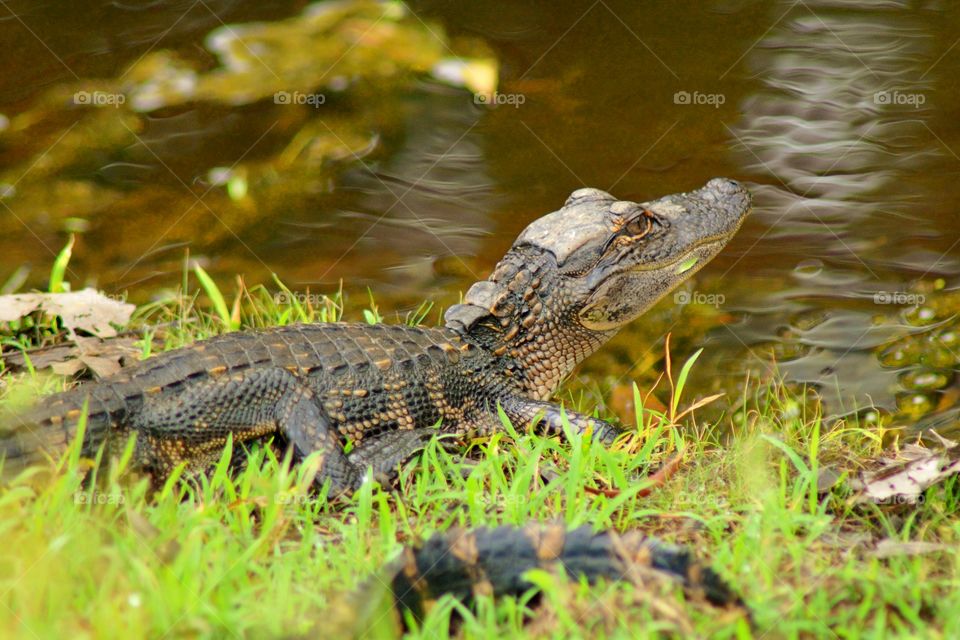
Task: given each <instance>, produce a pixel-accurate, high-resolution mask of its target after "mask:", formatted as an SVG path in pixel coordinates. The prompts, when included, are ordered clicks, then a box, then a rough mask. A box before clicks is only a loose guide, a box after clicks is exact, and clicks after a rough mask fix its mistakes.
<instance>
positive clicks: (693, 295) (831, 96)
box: [0, 0, 960, 427]
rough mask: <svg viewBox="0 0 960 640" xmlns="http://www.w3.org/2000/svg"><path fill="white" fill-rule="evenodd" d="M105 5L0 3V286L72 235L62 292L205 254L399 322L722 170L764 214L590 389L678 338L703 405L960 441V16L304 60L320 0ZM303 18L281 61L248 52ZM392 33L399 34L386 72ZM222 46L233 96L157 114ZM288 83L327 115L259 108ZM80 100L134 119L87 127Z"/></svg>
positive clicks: (363, 34) (648, 22)
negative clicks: (609, 218)
mask: <svg viewBox="0 0 960 640" xmlns="http://www.w3.org/2000/svg"><path fill="white" fill-rule="evenodd" d="M350 4H351V3H345V4H340V5H337V6H341V7H342V6H347V5H350ZM353 4H356V5H357V6H360V5H363V6H367V5H366V4H364V3H353ZM89 6H90V7H92V8H86V9H82V10H81V9H77V8H68V7H65V6H63V4H62V3H59V2H40V1H32V2H13V1H11V2H7V3H5V5H4V8H0V42H2V43H3V44H4V47H3V49H4V55H3V56H2V58H0V113H2V114H3V116H4V117H3V118H0V193H2V194H3V195H2V196H0V204H2V205H3V206H0V221H2V222H0V231H2V237H0V282H2V281H3V280H5V279H6V278H7V277H9V276H11V275H12V274H15V272H17V270H18V268H20V267H23V266H25V265H26V266H29V267H31V270H30V271H29V273H27V274H26V280H25V282H24V285H23V286H43V282H44V278H45V274H46V272H47V270H48V268H49V264H50V262H51V260H52V257H53V255H54V254H55V253H56V252H57V251H58V250H59V248H60V247H62V246H63V244H64V243H65V242H66V238H67V234H68V233H69V232H70V231H75V232H77V233H78V240H77V245H76V247H75V249H74V258H73V261H72V262H71V273H70V279H71V280H72V281H73V284H74V286H75V287H76V286H79V285H82V284H85V283H91V284H95V285H96V286H99V287H101V288H103V289H105V290H107V291H108V292H112V293H122V292H127V293H128V294H129V296H130V297H131V298H133V299H135V300H146V299H148V298H150V297H152V296H155V295H157V294H158V292H161V291H163V290H168V289H172V288H174V287H176V286H177V285H178V284H179V282H180V280H181V274H182V269H183V262H184V256H185V251H186V250H187V249H189V255H190V257H191V258H193V259H196V260H198V261H199V262H200V263H201V264H203V265H205V267H206V268H207V269H208V271H210V272H211V273H213V274H214V275H215V276H216V277H217V278H218V279H219V280H220V281H221V282H222V283H223V284H224V287H225V288H228V289H229V286H230V285H229V282H231V280H232V277H233V276H234V274H237V273H240V274H243V275H244V277H245V280H246V282H247V283H248V284H252V283H258V282H263V283H267V284H269V283H270V274H271V273H276V274H278V275H279V277H280V278H281V279H282V280H283V281H284V282H286V283H287V284H288V285H289V286H290V287H291V288H293V289H295V290H298V291H306V290H307V289H309V290H311V291H314V292H329V291H332V290H334V289H336V288H337V287H338V285H339V283H340V282H341V281H343V282H344V283H345V290H346V291H347V292H348V294H350V295H351V298H352V299H354V300H357V301H358V302H359V303H362V302H363V301H364V300H365V288H366V287H368V286H369V287H370V288H371V289H372V290H373V291H374V292H375V293H376V294H377V298H378V300H379V302H380V305H381V308H383V309H392V308H396V309H399V310H401V311H403V310H407V309H409V308H411V307H412V306H414V305H415V304H416V303H417V302H419V301H420V300H422V299H424V298H431V299H434V300H436V301H437V302H439V303H441V304H449V303H450V302H453V301H456V299H457V295H458V292H459V291H461V290H463V289H465V288H466V287H467V286H468V285H469V283H470V282H472V281H473V280H474V279H477V278H479V277H482V276H483V275H485V273H486V272H487V270H488V269H489V268H490V266H491V265H492V264H493V263H494V262H495V261H496V260H497V258H499V256H500V255H502V252H503V251H504V250H505V248H506V247H507V246H509V244H510V242H511V241H512V239H513V238H514V237H515V236H516V234H517V233H518V232H519V230H520V229H521V228H523V227H524V226H525V225H526V224H527V223H528V222H530V221H531V220H532V219H534V218H536V217H538V216H539V215H542V214H543V213H545V212H548V211H551V210H554V209H556V208H557V207H558V206H559V205H560V204H561V203H562V202H563V200H564V199H565V197H566V195H567V194H568V193H569V192H570V191H572V190H574V189H576V188H578V187H582V186H593V187H599V188H602V189H607V190H609V191H611V192H613V193H614V194H616V195H617V196H618V197H621V198H625V199H636V200H644V199H649V198H653V197H656V196H659V195H662V194H664V193H668V192H673V191H679V190H686V189H690V188H694V187H697V186H699V185H701V184H702V183H703V182H705V181H706V180H707V179H709V178H711V177H714V176H729V177H733V178H737V179H740V180H743V181H746V182H747V183H749V184H750V186H751V188H752V189H753V190H754V192H755V195H756V209H755V212H754V214H753V215H752V216H751V218H750V219H749V220H748V222H747V223H746V225H745V226H744V228H743V230H742V231H741V233H740V234H739V236H738V237H737V238H736V239H735V240H734V241H733V242H732V243H731V245H730V246H729V247H728V249H727V250H726V251H725V252H724V253H723V254H722V255H721V256H720V257H718V258H717V259H716V260H715V261H714V262H713V263H712V264H711V265H710V266H709V267H708V268H706V269H704V270H703V271H702V272H701V274H700V275H698V276H697V278H696V281H695V282H693V283H691V285H690V286H689V287H687V288H685V289H683V290H682V291H681V292H679V293H678V295H677V296H674V297H673V298H672V299H670V300H667V301H665V302H664V303H663V304H661V305H659V306H658V307H657V308H656V309H655V310H654V311H652V312H651V314H649V317H648V318H647V319H646V321H645V322H643V321H642V322H641V323H638V325H637V326H636V327H634V328H632V330H631V331H628V332H626V333H625V334H624V335H623V336H622V337H621V338H619V339H618V340H617V342H616V344H614V345H612V346H611V348H610V349H608V350H607V351H606V352H605V353H604V354H603V355H602V356H600V355H598V357H597V359H596V360H594V361H593V362H592V363H591V364H590V365H589V366H588V367H587V368H586V369H585V372H586V373H587V374H589V376H591V380H594V381H597V380H599V381H600V382H601V386H602V387H604V388H606V387H607V386H610V385H613V386H614V387H615V386H616V384H615V383H616V382H617V381H622V380H623V379H624V378H631V377H632V378H639V379H645V377H647V376H648V375H649V373H648V372H649V371H652V370H653V369H655V368H656V367H657V366H658V364H659V363H658V358H659V356H660V353H661V351H662V346H661V345H662V343H661V342H660V341H659V338H660V337H661V336H662V335H663V334H664V333H666V332H667V331H672V332H673V334H674V345H675V348H676V351H677V353H676V356H677V357H685V356H686V355H688V354H689V353H691V352H692V351H693V350H694V349H695V348H696V347H697V346H706V347H707V350H706V352H705V355H704V356H703V360H702V364H701V366H700V367H698V371H699V375H698V376H697V378H696V383H697V388H698V389H699V390H700V392H701V393H706V392H707V391H708V390H710V389H712V388H714V387H716V388H723V389H731V388H736V386H737V385H738V384H742V382H743V380H744V376H745V372H746V371H750V372H752V373H756V374H758V375H764V374H766V373H768V372H769V371H770V370H771V369H772V368H773V367H774V366H776V367H777V368H778V369H779V370H780V371H781V372H783V373H784V374H785V375H786V377H787V378H788V380H791V381H794V382H797V383H810V384H813V385H816V386H817V388H818V389H819V390H820V391H821V393H822V394H823V395H824V397H825V398H826V400H827V407H828V409H829V411H830V412H832V413H838V414H839V413H847V412H849V411H852V410H855V409H859V408H862V407H865V406H871V405H872V406H876V407H877V408H880V409H882V410H883V411H884V412H891V413H895V416H894V420H895V421H899V422H910V421H912V420H913V419H915V418H916V417H918V416H920V415H925V414H931V415H935V416H936V415H939V416H940V417H939V418H938V419H939V420H940V423H938V425H937V426H940V427H942V426H944V424H946V425H948V426H949V424H952V421H953V413H952V412H951V411H950V409H951V408H952V407H953V406H954V404H955V401H956V398H957V396H958V395H960V394H958V393H957V392H956V385H955V384H954V371H955V368H956V366H957V363H958V362H960V355H955V353H954V351H955V349H957V346H956V344H955V342H954V340H955V336H954V334H953V317H954V315H955V313H956V309H958V308H960V304H958V302H957V296H956V295H955V294H954V293H952V290H953V289H954V288H956V287H957V285H958V273H960V263H958V258H960V247H958V246H957V245H958V243H960V235H958V231H960V219H958V216H957V215H956V213H955V212H956V211H957V203H958V199H960V190H958V189H956V184H957V178H958V176H960V122H958V120H960V119H958V118H957V115H958V113H960V102H958V100H957V98H956V95H957V90H958V79H960V46H958V45H957V42H958V38H960V11H958V7H957V6H956V5H954V4H953V3H947V2H897V1H894V0H886V1H879V0H871V1H863V2H855V1H849V2H847V1H843V0H832V1H831V0H821V1H814V0H811V1H809V2H805V3H799V4H797V3H794V2H790V1H786V0H779V1H767V2H747V1H737V0H729V1H720V2H712V3H703V2H670V3H653V2H640V3H638V2H635V1H632V2H631V1H622V2H621V1H614V0H605V1H603V2H595V3H591V2H552V3H540V2H510V3H492V2H473V3H447V2H418V3H415V4H412V5H411V6H410V9H409V12H408V13H407V15H406V16H402V17H398V16H399V13H402V12H398V11H397V10H396V7H394V8H393V9H390V8H389V6H388V7H387V9H384V7H383V6H379V7H377V6H374V5H370V6H372V7H373V8H372V9H370V12H368V13H369V15H370V16H372V17H370V18H369V19H366V21H363V20H361V19H360V18H359V17H357V15H354V16H352V17H349V16H348V18H345V19H344V21H341V22H340V23H337V25H338V26H336V27H335V28H332V29H331V30H330V31H329V32H324V34H322V35H321V37H318V38H314V39H310V37H308V36H307V35H304V34H305V33H306V31H307V30H305V29H304V28H303V27H302V25H301V22H302V21H303V20H304V19H303V18H297V17H298V16H301V15H302V13H303V12H304V10H306V11H307V12H308V13H309V12H310V11H316V9H311V8H310V7H309V5H308V4H306V3H303V2H279V1H275V2H264V3H256V4H254V3H240V2H228V1H220V2H215V1H208V2H206V3H197V4H195V3H193V2H154V3H149V4H148V5H146V6H141V5H140V4H137V3H123V2H110V3H107V2H103V3H100V4H99V5H96V4H93V3H91V4H90V5H89ZM368 8H369V7H368ZM384 11H386V14H387V15H388V17H387V18H386V19H383V18H378V17H377V16H379V15H382V14H384ZM361 13H362V12H361ZM358 15H360V14H358ZM363 15H366V14H363ZM286 19H293V20H294V22H291V23H283V24H291V25H294V26H293V27H291V30H290V31H286V32H284V35H283V36H281V37H277V38H275V39H274V40H272V41H268V42H267V43H266V44H263V43H257V42H254V41H253V40H248V39H246V36H245V35H244V34H246V33H248V32H249V31H248V29H250V28H255V29H259V28H262V27H249V25H248V23H254V22H260V23H272V25H273V26H274V27H275V26H276V25H279V24H281V21H283V20H286ZM224 24H227V25H231V27H224V26H223V25H224ZM233 25H248V26H233ZM394 25H401V26H402V28H403V29H407V30H408V31H409V33H408V34H407V35H405V36H404V38H406V39H403V38H400V39H399V40H398V41H397V42H399V44H396V43H394V44H392V45H390V46H388V47H385V48H384V53H382V54H377V53H376V51H377V50H376V47H377V43H384V42H386V43H390V42H394V41H391V40H390V38H395V37H398V36H397V33H396V31H397V29H399V28H400V27H396V28H395V27H394ZM266 26H267V27H268V29H267V32H268V33H269V32H270V30H269V27H270V26H271V24H267V25H266ZM211 32H214V35H213V36H210V35H209V34H211ZM217 34H220V35H219V36H218V35H217ZM224 34H228V35H232V36H237V34H239V41H240V42H241V44H243V43H245V42H252V43H253V44H251V45H250V46H245V47H243V48H242V50H241V52H240V54H237V55H235V56H234V58H232V59H233V60H235V61H236V65H237V69H238V71H237V74H238V75H236V76H235V77H232V78H231V77H227V79H226V80H225V81H224V82H223V83H222V86H221V87H220V88H219V89H209V91H210V93H209V94H206V95H205V97H196V96H195V97H194V99H188V100H185V99H175V98H171V95H173V94H175V93H176V92H175V91H173V93H170V91H171V90H169V87H168V88H167V89H164V90H163V91H160V90H155V91H154V92H153V93H150V92H146V91H145V90H144V87H145V86H147V85H150V86H151V87H152V86H153V85H152V84H150V83H151V82H152V81H153V79H154V78H156V77H159V76H161V75H163V74H164V73H167V74H168V75H169V77H173V78H175V81H171V83H172V84H171V85H170V86H185V85H177V84H176V83H177V82H180V83H187V84H188V85H189V84H190V83H191V82H194V83H196V86H206V85H203V82H204V81H205V80H204V78H215V77H216V76H217V70H218V69H219V65H220V64H221V62H220V61H218V57H217V52H218V51H222V50H224V46H229V42H233V43H234V44H236V42H237V40H236V38H234V39H230V38H226V36H224ZM225 42H227V43H228V44H227V45H224V43H225ZM405 42H414V43H419V44H416V46H414V45H408V44H404V43H405ZM218 47H220V48H219V49H218ZM271 47H274V48H275V49H277V50H278V51H280V52H281V55H277V56H276V57H271V55H273V54H275V53H276V51H274V52H273V53H271ZM367 47H370V48H371V51H372V52H373V53H371V54H370V55H366V56H364V55H360V54H361V52H363V51H366V48H367ZM426 50H431V51H434V53H433V54H431V55H434V57H436V56H441V57H442V56H449V55H452V54H453V53H454V52H455V53H457V54H460V55H470V56H473V57H483V56H490V57H493V58H495V60H496V65H497V68H498V69H499V78H500V81H499V86H498V91H499V92H500V93H501V94H503V95H506V96H522V100H523V104H521V105H518V106H512V105H501V106H498V107H490V106H485V105H477V104H475V101H474V99H473V96H472V95H471V93H470V92H469V91H466V90H464V89H460V88H454V87H451V86H449V85H446V84H444V83H442V82H439V81H437V80H436V79H433V78H432V77H431V76H430V74H429V73H428V70H429V67H430V66H432V59H431V58H430V56H429V55H428V56H426V59H425V60H421V59H420V56H418V55H414V53H412V52H422V51H426ZM158 56H165V57H164V58H162V59H161V58H160V57H158ZM172 56H176V57H177V58H178V59H179V60H180V61H181V62H182V63H183V65H186V66H188V67H190V68H191V69H192V70H193V71H192V73H193V75H190V74H189V73H180V72H177V73H174V72H173V71H171V69H174V70H175V69H177V68H178V67H177V65H176V63H175V61H174V62H172V60H174V58H173V57H172ZM222 59H223V58H222V57H221V58H220V60H222ZM298 65H299V66H298ZM244 74H246V75H244ZM198 77H200V80H197V78H198ZM211 83H212V84H215V83H214V82H213V81H211ZM190 86H191V87H193V86H194V85H190ZM217 86H220V85H217ZM299 86H308V87H311V88H312V89H314V90H317V91H321V90H322V91H323V96H324V103H323V104H322V105H318V106H317V107H316V108H313V107H311V106H310V105H289V104H276V103H275V101H274V100H273V99H271V98H270V97H269V96H271V95H272V94H273V93H274V91H275V90H277V89H278V88H279V89H284V88H287V87H289V89H290V90H291V91H292V90H293V89H294V88H296V87H299ZM79 90H85V91H88V93H89V92H94V91H104V92H105V93H104V95H107V96H109V95H123V96H124V103H123V104H120V105H115V104H109V103H105V104H101V105H99V106H91V105H90V104H77V100H76V99H75V97H74V96H76V95H77V94H76V92H77V91H79ZM191 90H193V89H192V88H191ZM204 90H206V89H202V90H200V91H201V92H202V91H204ZM110 92H113V93H110ZM138 92H139V93H138ZM165 92H166V93H165ZM137 96H139V98H137ZM103 100H104V101H108V98H104V99H103ZM151 101H152V102H151ZM114 102H116V99H114ZM225 181H226V182H227V183H228V184H231V185H232V187H231V188H227V186H225V185H224V184H223V183H224V182H225ZM231 189H233V190H231ZM19 273H20V274H23V273H26V272H24V271H20V272H19ZM271 286H272V285H271ZM688 301H693V303H692V304H685V303H686V302H688ZM957 353H960V350H957ZM774 362H776V365H774V364H773V363H774ZM941 423H943V424H941Z"/></svg>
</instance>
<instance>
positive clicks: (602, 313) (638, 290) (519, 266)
mask: <svg viewBox="0 0 960 640" xmlns="http://www.w3.org/2000/svg"><path fill="white" fill-rule="evenodd" d="M749 210H750V194H749V193H748V192H747V190H746V189H745V188H744V187H743V186H741V185H740V184H739V183H737V182H734V181H732V180H727V179H724V178H715V179H713V180H711V181H710V182H708V183H707V184H706V185H705V186H704V187H702V188H700V189H697V190H696V191H691V192H688V193H679V194H674V195H669V196H664V197H662V198H660V199H658V200H654V201H651V202H643V203H639V204H638V203H635V202H627V201H622V200H617V199H616V198H614V197H613V196H611V195H610V194H608V193H606V192H604V191H600V190H598V189H579V190H577V191H575V192H573V194H571V195H570V197H569V198H568V199H567V201H566V203H565V204H564V206H563V208H561V209H560V210H559V211H556V212H554V213H550V214H548V215H546V216H544V217H542V218H540V219H538V220H535V221H534V222H533V223H532V224H530V226H528V227H527V228H526V229H525V230H524V231H523V233H521V234H520V237H519V238H517V240H516V242H514V244H513V247H512V248H511V249H510V251H509V252H508V253H507V255H506V256H504V258H503V260H501V261H500V263H499V264H498V265H497V268H496V269H495V270H494V272H493V273H492V274H491V276H490V278H489V279H487V280H485V281H482V282H478V283H476V284H475V285H473V286H472V287H471V288H470V290H469V291H468V292H467V294H466V296H465V297H464V300H463V303H462V304H459V305H454V306H453V307H451V308H450V309H449V310H448V311H447V314H446V316H445V319H446V323H447V327H448V328H450V329H452V330H454V331H456V332H457V333H459V334H460V335H461V336H463V337H464V339H466V340H469V341H471V342H474V343H475V344H477V345H478V346H481V347H482V348H486V349H490V350H492V351H493V353H495V354H496V355H498V356H503V357H504V358H505V359H506V361H507V364H508V366H511V367H512V368H513V369H514V370H515V374H516V376H517V377H518V378H520V379H521V380H522V383H523V385H524V386H525V387H527V388H528V390H531V391H534V392H535V393H536V394H537V395H540V396H542V397H548V396H549V395H551V394H552V393H553V391H554V390H555V388H556V386H557V385H558V384H559V382H560V380H562V378H563V377H564V376H566V375H567V374H568V373H569V372H570V370H571V369H572V368H573V367H574V366H576V364H577V363H579V362H580V361H581V360H582V359H583V358H585V357H586V356H588V355H589V354H590V353H593V351H595V350H596V349H597V348H598V347H599V346H600V345H602V344H603V343H604V342H605V341H606V340H608V339H609V338H610V337H611V336H613V334H615V333H616V331H617V329H619V328H620V327H622V326H623V325H625V324H627V323H629V322H630V321H631V320H634V319H635V318H637V317H638V316H640V315H641V314H642V313H643V312H645V311H646V310H647V309H649V308H650V307H651V306H653V305H654V304H655V303H656V302H657V301H658V300H660V299H661V298H662V297H663V296H664V295H666V294H667V293H669V292H670V291H671V290H672V289H674V288H675V287H676V286H677V285H679V284H680V283H681V282H683V281H684V280H686V279H687V278H689V277H690V276H691V275H692V274H694V273H696V272H697V270H699V269H700V268H701V267H703V265H705V264H706V263H707V262H709V261H710V259H711V258H713V257H714V256H715V255H717V253H719V251H720V250H721V249H722V248H723V247H724V246H725V245H726V243H727V242H728V241H729V240H730V238H731V237H733V235H734V234H735V233H736V231H737V229H739V227H740V223H741V222H742V221H743V219H744V217H745V216H746V214H747V212H748V211H749Z"/></svg>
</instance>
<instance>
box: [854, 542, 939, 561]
mask: <svg viewBox="0 0 960 640" xmlns="http://www.w3.org/2000/svg"><path fill="white" fill-rule="evenodd" d="M951 548H952V547H951V546H950V545H947V544H941V543H939V542H922V541H920V540H910V541H908V542H904V541H902V540H894V539H893V538H884V539H883V540H881V541H880V542H878V543H877V546H876V548H875V549H874V550H873V551H871V552H870V555H872V556H874V557H875V558H894V557H896V556H917V555H920V554H923V553H935V552H937V551H947V550H949V549H951Z"/></svg>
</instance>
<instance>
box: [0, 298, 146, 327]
mask: <svg viewBox="0 0 960 640" xmlns="http://www.w3.org/2000/svg"><path fill="white" fill-rule="evenodd" d="M135 308H136V307H134V305H132V304H129V303H127V302H121V301H120V300H115V299H113V298H110V297H107V296H106V295H104V294H102V293H100V292H99V291H96V290H95V289H83V290H81V291H74V292H68V293H16V294H12V295H6V296H0V322H13V321H15V320H19V319H20V318H23V317H24V316H27V315H30V314H31V313H34V312H36V311H42V312H43V313H45V314H47V315H49V316H59V317H60V319H61V320H62V321H63V325H64V326H65V327H66V328H67V331H68V332H69V333H70V335H71V336H73V335H75V334H74V332H75V330H77V329H79V330H81V331H84V332H86V333H90V334H93V335H97V336H100V337H102V338H107V337H111V336H115V335H117V331H116V329H115V328H114V325H119V326H124V325H126V324H127V322H128V321H129V320H130V316H131V315H132V314H133V310H134V309H135Z"/></svg>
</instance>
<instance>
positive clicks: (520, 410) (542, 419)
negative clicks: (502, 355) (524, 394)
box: [501, 396, 623, 444]
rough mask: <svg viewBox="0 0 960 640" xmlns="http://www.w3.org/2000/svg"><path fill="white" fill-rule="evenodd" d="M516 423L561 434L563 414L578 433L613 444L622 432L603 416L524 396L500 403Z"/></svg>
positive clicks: (519, 427)
mask: <svg viewBox="0 0 960 640" xmlns="http://www.w3.org/2000/svg"><path fill="white" fill-rule="evenodd" d="M501 406H502V407H503V412H504V413H506V414H507V417H508V418H510V421H511V422H512V423H513V426H514V427H516V428H518V429H528V428H531V427H532V428H534V429H535V430H536V431H538V432H540V433H548V434H562V433H563V417H564V416H565V417H566V419H567V422H569V423H570V426H571V427H573V428H574V429H575V430H576V431H577V433H580V434H584V433H588V432H589V433H592V434H593V437H594V438H597V439H599V440H600V441H601V442H603V443H604V444H610V443H612V442H613V441H614V439H615V438H616V437H617V436H618V435H619V434H620V433H621V432H622V431H623V429H621V428H620V427H617V426H615V425H613V424H610V423H609V422H607V421H605V420H601V419H600V418H594V417H591V416H588V415H586V414H583V413H579V412H577V411H571V410H569V409H566V408H562V407H561V406H560V405H559V404H556V403H554V402H542V401H540V400H529V399H527V398H521V397H516V396H514V397H510V398H507V399H506V400H505V401H504V402H503V403H502V405H501Z"/></svg>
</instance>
